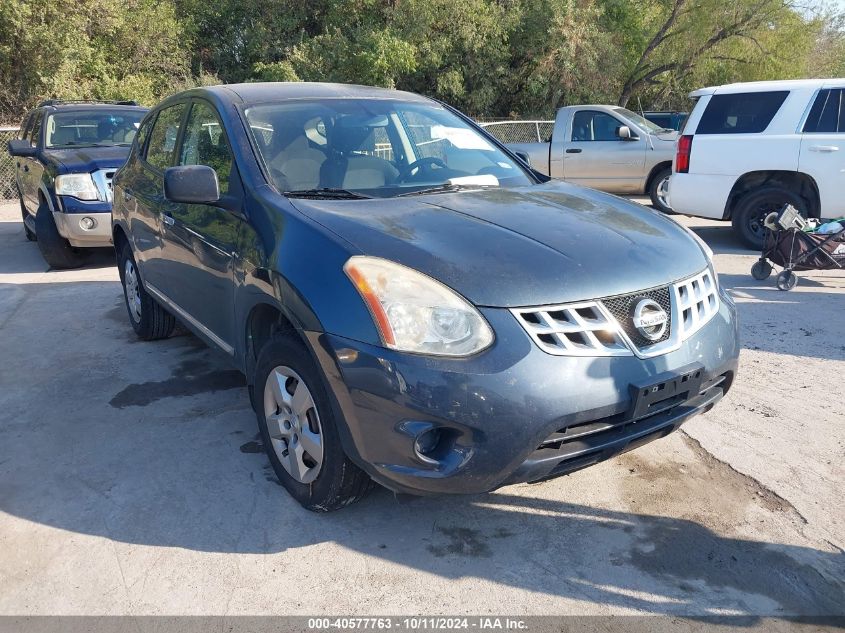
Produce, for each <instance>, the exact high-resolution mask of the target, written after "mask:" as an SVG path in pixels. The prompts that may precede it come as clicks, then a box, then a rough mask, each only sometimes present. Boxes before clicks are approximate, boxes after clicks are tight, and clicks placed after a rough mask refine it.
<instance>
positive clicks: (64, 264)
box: [35, 200, 88, 269]
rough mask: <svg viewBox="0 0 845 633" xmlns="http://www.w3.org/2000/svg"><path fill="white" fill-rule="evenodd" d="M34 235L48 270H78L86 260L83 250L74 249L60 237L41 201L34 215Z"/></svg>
mask: <svg viewBox="0 0 845 633" xmlns="http://www.w3.org/2000/svg"><path fill="white" fill-rule="evenodd" d="M35 233H36V235H37V236H38V241H37V243H38V248H39V250H40V251H41V255H42V256H43V257H44V261H46V262H47V264H49V266H50V268H56V269H66V268H79V267H80V266H82V265H83V264H85V260H86V259H88V253H86V252H85V250H84V249H79V248H74V247H73V246H71V245H70V243H69V242H68V241H67V240H66V239H65V238H63V237H62V236H61V234H60V233H59V229H57V228H56V221H55V220H54V219H53V212H52V211H50V207H48V206H47V203H46V202H45V201H44V200H41V204H39V205H38V211H37V212H36V214H35Z"/></svg>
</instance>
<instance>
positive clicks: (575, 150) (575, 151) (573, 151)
mask: <svg viewBox="0 0 845 633" xmlns="http://www.w3.org/2000/svg"><path fill="white" fill-rule="evenodd" d="M581 151H582V150H581V148H579V147H570V148H569V149H568V150H566V153H567V154H580V153H581Z"/></svg>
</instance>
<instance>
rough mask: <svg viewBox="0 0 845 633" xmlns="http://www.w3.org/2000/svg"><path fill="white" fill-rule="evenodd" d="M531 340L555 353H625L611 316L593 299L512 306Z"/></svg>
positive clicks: (575, 354)
mask: <svg viewBox="0 0 845 633" xmlns="http://www.w3.org/2000/svg"><path fill="white" fill-rule="evenodd" d="M512 312H513V314H514V315H515V316H516V318H517V319H518V320H519V322H520V323H521V324H522V327H523V328H525V331H526V332H528V334H529V336H531V338H532V339H534V342H535V343H537V345H539V346H540V349H542V350H543V351H545V352H548V353H549V354H555V355H556V356H627V355H629V354H630V351H629V350H628V347H627V346H626V345H625V342H624V341H623V340H622V337H621V336H619V326H618V325H617V323H616V321H615V320H614V319H613V317H612V316H611V315H610V314H608V313H607V311H606V310H604V309H603V308H602V306H601V305H599V304H598V303H597V302H595V301H587V302H583V303H570V304H567V305H561V306H544V307H542V308H525V309H515V310H512Z"/></svg>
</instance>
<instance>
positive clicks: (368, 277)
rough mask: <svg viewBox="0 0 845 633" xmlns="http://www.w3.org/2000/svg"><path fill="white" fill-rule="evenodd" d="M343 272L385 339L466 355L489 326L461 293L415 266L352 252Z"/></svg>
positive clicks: (403, 347) (484, 340)
mask: <svg viewBox="0 0 845 633" xmlns="http://www.w3.org/2000/svg"><path fill="white" fill-rule="evenodd" d="M343 270H344V272H346V274H347V275H348V276H349V278H350V279H351V280H352V283H354V284H355V288H356V289H357V290H358V292H359V293H361V297H362V298H363V299H364V303H366V304H367V307H368V308H369V309H370V313H371V314H372V315H373V320H374V321H375V323H376V326H377V327H378V329H379V333H380V334H381V338H382V341H383V342H384V344H385V345H386V346H387V347H389V348H391V349H395V350H400V351H403V352H413V353H416V354H431V355H435V356H469V355H470V354H474V353H476V352H480V351H481V350H483V349H485V348H486V347H489V346H490V344H491V343H492V342H493V331H492V330H491V329H490V326H489V325H487V322H486V321H485V320H484V317H482V316H481V314H480V313H479V312H478V310H476V309H475V308H474V307H473V306H472V305H470V304H469V303H468V302H467V301H466V300H465V299H464V298H463V297H461V296H459V295H458V294H457V293H456V292H454V291H453V290H451V289H449V288H447V287H446V286H444V285H443V284H441V283H440V282H439V281H435V280H434V279H432V278H431V277H429V276H427V275H424V274H422V273H420V272H417V271H416V270H413V269H411V268H408V267H406V266H402V265H401V264H396V263H394V262H391V261H388V260H386V259H379V258H376V257H361V256H356V257H351V258H350V259H349V261H347V262H346V265H345V266H344V267H343Z"/></svg>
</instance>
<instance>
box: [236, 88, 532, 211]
mask: <svg viewBox="0 0 845 633" xmlns="http://www.w3.org/2000/svg"><path fill="white" fill-rule="evenodd" d="M245 114H246V119H247V122H248V124H249V128H250V131H251V133H252V137H253V141H254V145H255V146H256V148H257V149H258V153H259V154H260V155H261V159H262V161H263V163H264V165H265V166H266V168H267V172H268V174H269V176H270V179H271V181H272V182H273V184H274V185H275V186H276V187H277V188H278V189H279V190H280V191H283V192H295V191H303V190H313V189H325V188H329V189H346V190H349V191H354V192H356V193H360V194H362V195H367V196H375V197H393V196H396V195H401V194H403V193H411V192H413V191H415V190H421V189H428V188H431V187H436V186H440V185H449V186H462V185H466V186H492V187H496V186H518V185H528V184H531V183H533V182H534V181H533V179H532V178H531V177H530V176H529V175H528V173H527V172H526V171H525V169H524V168H523V167H521V166H520V165H519V164H517V163H516V162H515V161H513V160H512V159H511V158H510V157H509V156H508V155H507V154H505V153H504V152H503V151H502V150H500V149H499V148H498V147H496V146H495V145H494V144H493V143H491V142H490V141H489V140H487V138H486V137H484V136H483V135H482V134H480V133H479V132H478V131H477V130H476V129H475V127H474V126H472V125H471V124H469V123H467V122H466V121H464V120H463V119H462V118H460V117H459V116H457V115H455V114H454V113H452V112H451V111H449V110H448V109H446V108H444V107H443V106H440V105H438V104H434V103H416V102H402V101H394V100H389V99H328V100H314V101H308V100H303V101H295V102H294V101H284V102H278V103H268V104H259V105H255V106H251V107H249V108H247V109H246V111H245Z"/></svg>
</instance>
